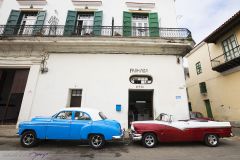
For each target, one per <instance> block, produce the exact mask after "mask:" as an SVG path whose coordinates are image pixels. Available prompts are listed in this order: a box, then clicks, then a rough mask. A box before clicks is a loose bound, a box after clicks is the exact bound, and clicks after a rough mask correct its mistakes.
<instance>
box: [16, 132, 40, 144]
mask: <svg viewBox="0 0 240 160" xmlns="http://www.w3.org/2000/svg"><path fill="white" fill-rule="evenodd" d="M20 142H21V145H22V146H23V147H25V148H31V147H34V146H35V145H36V144H37V142H38V140H37V137H36V134H35V132H34V131H26V132H24V133H23V134H22V136H21V139H20Z"/></svg>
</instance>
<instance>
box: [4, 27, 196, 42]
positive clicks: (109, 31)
mask: <svg viewBox="0 0 240 160" xmlns="http://www.w3.org/2000/svg"><path fill="white" fill-rule="evenodd" d="M33 36H41V37H84V36H89V37H91V36H93V37H94V36H106V37H159V38H166V39H191V38H192V35H191V32H190V31H189V30H188V29H186V28H149V27H123V26H85V27H75V26H63V25H44V26H37V25H31V26H30V25H28V26H27V25H24V26H23V25H14V26H10V25H7V26H6V25H0V37H33Z"/></svg>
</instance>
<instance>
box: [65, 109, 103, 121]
mask: <svg viewBox="0 0 240 160" xmlns="http://www.w3.org/2000/svg"><path fill="white" fill-rule="evenodd" d="M61 111H80V112H86V113H87V114H89V115H90V117H91V118H92V120H93V121H97V120H102V119H101V117H100V116H99V112H100V111H99V110H98V109H95V108H86V107H69V108H63V109H61Z"/></svg>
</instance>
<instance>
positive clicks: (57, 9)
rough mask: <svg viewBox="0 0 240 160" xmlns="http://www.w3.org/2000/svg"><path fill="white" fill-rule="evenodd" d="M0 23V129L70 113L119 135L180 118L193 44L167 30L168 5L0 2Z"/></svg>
mask: <svg viewBox="0 0 240 160" xmlns="http://www.w3.org/2000/svg"><path fill="white" fill-rule="evenodd" d="M0 17H1V18H0V24H1V25H2V26H1V27H0V38H1V39H0V48H1V49H0V82H1V83H0V96H1V98H0V102H1V103H0V104H1V105H2V106H3V107H2V109H1V115H0V120H1V122H2V123H3V124H8V123H16V122H20V121H24V120H30V119H31V118H32V117H34V116H39V115H44V116H50V115H53V114H54V113H55V112H56V111H58V110H59V109H61V108H64V107H76V106H77V107H91V108H98V109H99V110H101V111H103V112H104V113H105V114H106V115H107V116H108V117H109V118H111V119H116V120H118V121H120V123H121V124H122V125H123V127H124V128H127V127H128V125H129V122H130V121H133V120H149V119H154V118H156V117H157V116H158V115H159V114H160V113H169V114H171V115H173V116H174V117H175V119H187V118H188V116H189V114H188V104H187V103H188V101H187V95H186V88H185V79H184V71H183V66H182V56H184V55H185V54H186V53H187V52H188V51H189V50H190V49H191V48H192V45H193V41H192V39H191V33H190V32H189V31H188V30H187V29H178V28H175V27H176V15H175V9H174V0H167V1H166V0H141V1H140V0H114V1H112V0H102V1H90V0H89V1H83V0H62V1H61V2H59V0H29V1H26V0H5V1H3V2H2V6H1V10H0Z"/></svg>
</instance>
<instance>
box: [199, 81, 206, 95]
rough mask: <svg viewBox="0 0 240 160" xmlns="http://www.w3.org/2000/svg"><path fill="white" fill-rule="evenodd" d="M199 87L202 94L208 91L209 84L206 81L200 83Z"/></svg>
mask: <svg viewBox="0 0 240 160" xmlns="http://www.w3.org/2000/svg"><path fill="white" fill-rule="evenodd" d="M199 88H200V93H201V94H204V93H207V86H206V83H205V82H201V83H199Z"/></svg>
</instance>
